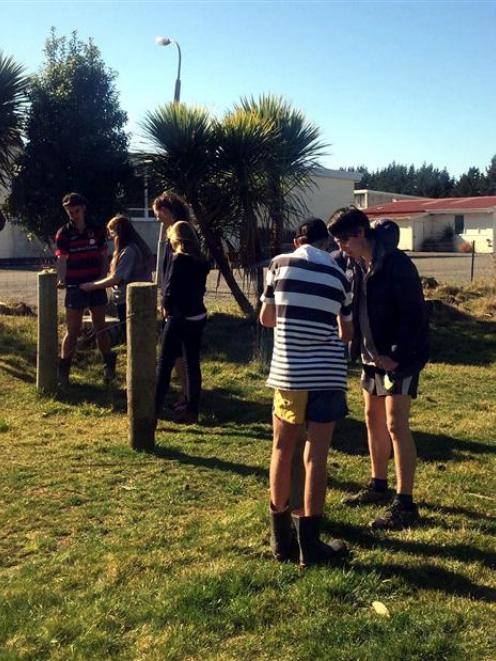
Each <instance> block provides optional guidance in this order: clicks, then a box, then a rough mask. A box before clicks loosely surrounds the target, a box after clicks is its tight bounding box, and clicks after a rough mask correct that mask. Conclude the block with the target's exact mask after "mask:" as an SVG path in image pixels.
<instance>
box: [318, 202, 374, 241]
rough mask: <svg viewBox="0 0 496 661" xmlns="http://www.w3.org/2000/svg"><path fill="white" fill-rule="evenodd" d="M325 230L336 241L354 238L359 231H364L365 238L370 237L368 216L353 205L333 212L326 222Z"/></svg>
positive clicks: (370, 230)
mask: <svg viewBox="0 0 496 661" xmlns="http://www.w3.org/2000/svg"><path fill="white" fill-rule="evenodd" d="M327 229H328V231H329V234H330V235H331V236H333V237H335V238H337V239H345V238H348V237H350V236H356V235H357V234H358V230H359V229H363V230H364V235H365V237H366V238H369V237H370V236H371V235H372V229H371V227H370V221H369V219H368V216H366V215H365V214H364V213H363V211H362V210H361V209H358V208H357V207H355V206H353V205H350V206H349V207H341V209H338V210H337V211H335V212H334V213H333V214H332V216H331V217H330V218H329V220H328V221H327Z"/></svg>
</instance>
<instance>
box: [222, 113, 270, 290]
mask: <svg viewBox="0 0 496 661" xmlns="http://www.w3.org/2000/svg"><path fill="white" fill-rule="evenodd" d="M214 133H215V139H216V140H215V141H216V145H217V155H216V156H217V158H216V166H217V171H218V175H219V176H220V177H221V178H222V185H223V187H224V188H225V189H226V192H230V195H231V197H232V199H233V200H234V201H235V204H236V211H237V214H236V215H237V217H238V219H239V226H238V232H239V235H238V239H239V245H240V257H241V266H242V268H243V269H244V271H245V273H247V274H248V275H249V277H250V279H251V280H252V281H255V283H256V292H257V298H258V299H259V297H260V294H261V293H262V290H263V268H262V264H261V260H262V251H261V242H260V231H259V229H260V228H259V222H258V219H259V217H260V214H261V209H262V206H263V204H264V197H265V190H266V186H267V184H266V179H267V171H266V168H265V165H266V163H267V159H268V154H269V153H270V150H271V145H272V140H273V126H272V123H271V121H269V120H265V119H262V118H261V117H260V116H259V115H258V114H257V113H254V112H252V111H247V110H243V109H238V110H235V111H234V112H230V113H227V114H226V115H225V117H224V118H223V119H222V120H221V121H219V122H216V125H215V132H214Z"/></svg>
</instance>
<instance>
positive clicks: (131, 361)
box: [126, 282, 157, 451]
mask: <svg viewBox="0 0 496 661" xmlns="http://www.w3.org/2000/svg"><path fill="white" fill-rule="evenodd" d="M126 302H127V415H128V421H129V442H130V444H131V447H132V448H133V449H134V450H146V451H151V450H153V448H154V446H155V370H156V342H157V286H156V285H154V284H152V283H148V282H134V283H132V284H130V285H128V287H127V294H126Z"/></svg>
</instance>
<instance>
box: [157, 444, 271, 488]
mask: <svg viewBox="0 0 496 661" xmlns="http://www.w3.org/2000/svg"><path fill="white" fill-rule="evenodd" d="M154 454H155V455H156V456H157V457H160V458H161V459H169V460H173V461H178V462H179V463H181V464H186V465H188V466H203V467H204V468H211V469H213V470H221V471H227V472H229V473H237V474H238V475H242V476H245V477H246V476H249V477H256V478H257V479H259V480H260V481H263V482H264V483H265V482H267V481H268V479H269V471H268V469H267V468H262V467H260V466H249V465H247V464H239V463H235V462H232V461H226V460H224V459H219V458H218V457H202V456H198V455H193V454H187V453H186V452H181V451H180V450H175V449H174V448H169V447H165V446H163V445H156V446H155V451H154Z"/></svg>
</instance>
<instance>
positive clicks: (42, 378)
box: [36, 270, 59, 393]
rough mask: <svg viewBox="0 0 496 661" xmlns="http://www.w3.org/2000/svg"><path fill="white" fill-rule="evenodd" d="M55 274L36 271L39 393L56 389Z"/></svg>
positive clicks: (37, 385) (37, 384) (56, 327)
mask: <svg viewBox="0 0 496 661" xmlns="http://www.w3.org/2000/svg"><path fill="white" fill-rule="evenodd" d="M58 347H59V343H58V320H57V274H56V272H55V271H52V270H45V271H41V273H38V350H37V354H36V388H37V389H38V392H40V393H53V392H55V391H56V390H57V368H58Z"/></svg>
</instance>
